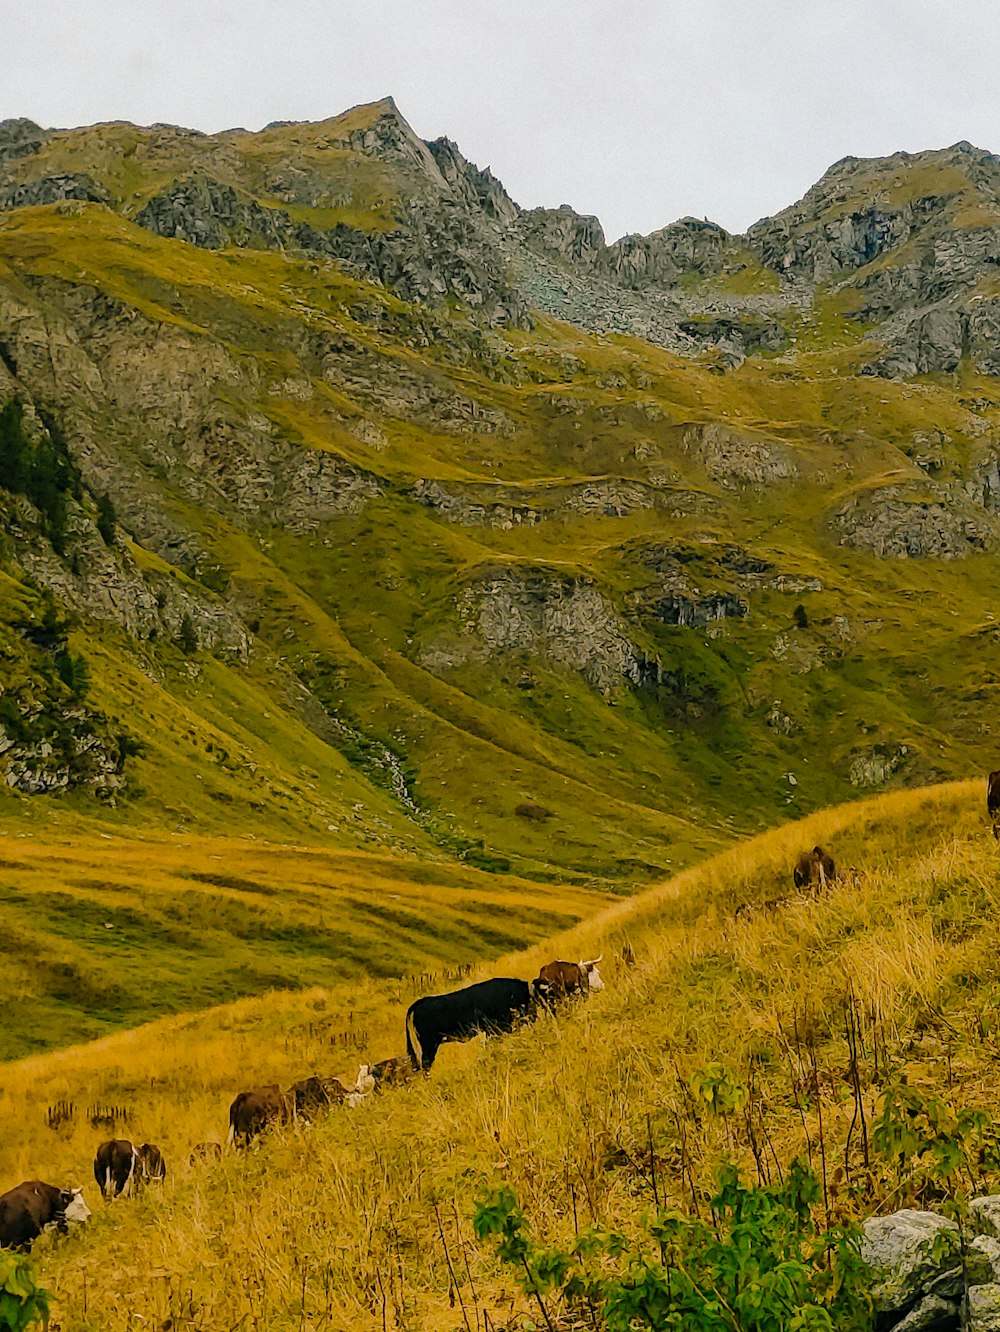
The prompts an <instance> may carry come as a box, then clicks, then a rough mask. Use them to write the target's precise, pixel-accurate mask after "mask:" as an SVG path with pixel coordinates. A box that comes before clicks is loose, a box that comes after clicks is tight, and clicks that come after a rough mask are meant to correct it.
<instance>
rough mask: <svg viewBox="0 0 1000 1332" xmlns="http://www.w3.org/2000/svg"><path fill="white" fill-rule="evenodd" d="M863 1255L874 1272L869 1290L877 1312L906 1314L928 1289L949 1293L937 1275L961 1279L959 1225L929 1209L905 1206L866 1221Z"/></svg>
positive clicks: (941, 1293) (944, 1293) (862, 1247)
mask: <svg viewBox="0 0 1000 1332" xmlns="http://www.w3.org/2000/svg"><path fill="white" fill-rule="evenodd" d="M861 1256H862V1258H863V1259H864V1261H865V1262H866V1263H867V1264H868V1265H869V1267H871V1269H872V1271H873V1275H874V1280H873V1284H872V1288H871V1295H872V1301H873V1303H874V1306H875V1309H876V1310H877V1311H878V1313H880V1314H905V1313H908V1312H909V1311H910V1310H911V1309H914V1308H915V1307H916V1306H917V1305H918V1304H919V1302H920V1301H921V1299H922V1298H923V1297H924V1296H925V1295H928V1294H930V1293H934V1294H937V1295H939V1296H941V1297H942V1298H948V1297H950V1296H951V1295H952V1291H951V1290H950V1289H949V1290H948V1291H947V1292H944V1291H942V1290H941V1289H940V1285H941V1278H942V1277H943V1276H950V1275H951V1274H953V1273H957V1274H958V1276H959V1280H960V1278H961V1270H962V1255H961V1238H960V1235H959V1229H958V1226H957V1225H956V1224H955V1222H954V1221H949V1220H947V1218H945V1217H943V1216H935V1215H934V1214H933V1212H918V1211H915V1210H913V1209H912V1208H905V1209H904V1210H903V1211H901V1212H894V1213H893V1214H892V1215H891V1216H876V1217H872V1218H871V1219H870V1220H868V1221H866V1222H865V1224H864V1238H863V1240H862V1244H861ZM891 1325H892V1324H891V1323H890V1324H889V1326H891Z"/></svg>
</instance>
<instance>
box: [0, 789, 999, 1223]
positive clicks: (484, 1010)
mask: <svg viewBox="0 0 1000 1332" xmlns="http://www.w3.org/2000/svg"><path fill="white" fill-rule="evenodd" d="M986 808H987V812H988V814H989V817H990V819H991V820H992V823H993V835H994V837H996V838H997V839H998V840H1000V771H997V772H991V773H990V775H989V778H988V779H987V785H986ZM836 878H837V869H836V866H835V864H834V862H833V859H832V857H831V856H830V855H829V853H828V852H827V851H825V850H824V849H823V847H821V846H815V847H813V849H812V850H811V851H803V852H802V854H801V855H800V856H799V858H798V860H797V861H796V862H795V866H794V868H793V870H792V881H793V882H794V884H795V887H796V888H798V889H805V890H807V891H815V890H817V889H818V890H820V891H822V890H824V889H825V888H826V887H827V885H829V884H831V883H833V882H834V880H835V879H836ZM600 961H601V958H600V957H597V958H594V959H592V960H591V961H588V962H583V961H581V962H561V961H559V962H548V963H546V965H545V966H544V967H542V969H541V971H540V972H539V973H538V975H537V976H536V977H535V979H534V980H532V981H522V980H515V979H513V978H511V977H507V976H498V977H494V978H493V979H492V980H485V981H479V982H478V983H476V984H475V985H467V986H465V987H464V988H463V989H461V990H453V991H451V992H450V993H448V994H429V995H424V996H423V997H422V998H420V999H416V1000H414V1002H413V1003H412V1004H411V1005H410V1007H409V1009H408V1010H407V1014H406V1054H405V1055H394V1056H393V1057H392V1058H391V1059H383V1060H382V1062H381V1063H378V1064H362V1065H361V1067H360V1068H359V1069H358V1075H357V1077H356V1079H355V1081H354V1084H353V1085H352V1086H350V1087H345V1086H344V1084H343V1083H342V1082H341V1081H340V1079H339V1078H327V1077H319V1076H316V1075H313V1076H312V1077H308V1078H304V1079H302V1081H300V1082H296V1083H293V1084H292V1086H291V1087H289V1088H288V1089H287V1090H282V1089H281V1088H280V1087H278V1086H276V1085H269V1086H266V1087H255V1088H253V1089H252V1090H250V1091H244V1092H240V1093H239V1095H238V1096H237V1097H236V1099H235V1100H234V1101H233V1103H232V1105H231V1106H230V1107H229V1139H228V1144H229V1146H231V1147H236V1148H240V1147H245V1146H247V1144H249V1143H250V1142H251V1141H252V1140H253V1139H254V1138H256V1137H257V1136H258V1135H259V1134H261V1133H262V1132H263V1131H264V1130H265V1129H267V1128H270V1127H271V1126H273V1125H280V1124H286V1125H287V1124H292V1123H294V1122H296V1121H302V1122H305V1123H309V1122H311V1120H312V1119H313V1117H314V1116H315V1115H316V1114H317V1113H319V1112H322V1111H324V1110H327V1109H329V1108H330V1107H332V1106H335V1105H346V1106H349V1107H350V1106H356V1105H358V1104H359V1103H360V1102H361V1101H363V1100H364V1099H365V1098H366V1097H367V1096H369V1095H371V1094H372V1093H373V1092H375V1091H376V1090H378V1089H380V1088H382V1087H386V1086H391V1085H395V1084H398V1083H401V1082H405V1081H407V1079H409V1078H411V1077H412V1076H413V1075H414V1073H416V1072H417V1071H423V1072H426V1071H427V1070H428V1069H429V1068H430V1067H431V1065H432V1064H433V1063H434V1058H435V1056H436V1055H437V1052H438V1050H439V1049H440V1047H441V1046H442V1045H443V1044H444V1043H445V1042H446V1041H466V1040H470V1039H471V1038H472V1037H473V1036H477V1035H492V1034H494V1033H499V1032H505V1031H510V1030H511V1029H512V1028H513V1027H514V1026H515V1025H516V1024H517V1023H518V1022H520V1021H523V1020H525V1019H527V1018H530V1017H532V1016H533V1015H534V1014H535V1013H537V1012H538V1011H539V1009H540V1008H549V1007H551V1005H552V1003H553V1002H554V1001H556V1000H558V999H560V998H564V997H566V996H568V995H573V994H581V993H582V994H586V993H589V992H590V991H596V990H602V989H603V988H604V982H603V980H602V979H601V973H600V972H599V971H598V969H597V964H598V963H599V962H600ZM222 1150H223V1149H222V1144H221V1143H219V1142H200V1143H197V1144H196V1146H195V1147H194V1148H193V1149H192V1151H191V1155H190V1164H191V1165H192V1166H194V1165H197V1164H198V1163H199V1162H204V1161H212V1160H219V1159H221V1157H222ZM166 1174H167V1167H166V1163H165V1162H164V1159H163V1155H162V1153H161V1152H160V1150H159V1148H158V1147H155V1146H154V1145H153V1144H152V1143H148V1142H144V1143H142V1144H141V1145H139V1146H138V1147H137V1146H136V1145H135V1144H134V1143H132V1142H129V1141H128V1140H127V1139H124V1138H116V1139H114V1140H113V1141H111V1142H104V1143H102V1144H101V1145H100V1147H98V1149H97V1155H96V1156H95V1158H94V1178H95V1180H96V1181H97V1185H98V1187H99V1188H100V1190H101V1194H102V1196H103V1197H104V1199H105V1200H106V1201H110V1200H111V1199H112V1198H116V1197H119V1196H123V1195H124V1196H128V1195H130V1194H132V1193H135V1192H136V1191H137V1190H138V1189H140V1188H141V1187H142V1186H143V1185H144V1184H148V1183H151V1182H162V1181H163V1180H164V1179H165V1178H166ZM89 1216H90V1209H89V1208H88V1207H87V1204H86V1203H85V1202H84V1200H83V1191H82V1190H81V1189H76V1188H75V1189H60V1188H57V1187H56V1186H55V1185H54V1184H44V1183H42V1181H41V1180H37V1179H34V1180H26V1181H25V1182H24V1183H23V1184H18V1185H17V1187H16V1188H13V1189H9V1190H8V1191H7V1192H6V1193H4V1194H0V1248H3V1247H5V1246H6V1247H11V1248H27V1247H28V1246H29V1245H30V1244H31V1242H32V1241H33V1240H35V1239H37V1237H38V1236H39V1235H40V1234H41V1233H42V1231H44V1230H51V1229H59V1230H65V1229H66V1228H67V1226H69V1225H74V1224H77V1223H80V1222H83V1221H86V1219H87V1218H88V1217H89Z"/></svg>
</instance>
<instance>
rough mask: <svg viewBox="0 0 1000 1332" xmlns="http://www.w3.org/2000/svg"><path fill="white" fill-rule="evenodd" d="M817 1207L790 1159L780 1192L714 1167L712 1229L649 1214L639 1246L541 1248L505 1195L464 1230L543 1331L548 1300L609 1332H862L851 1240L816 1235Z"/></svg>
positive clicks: (809, 1177)
mask: <svg viewBox="0 0 1000 1332" xmlns="http://www.w3.org/2000/svg"><path fill="white" fill-rule="evenodd" d="M819 1201H820V1186H819V1183H818V1181H817V1179H816V1176H815V1175H814V1174H813V1173H812V1171H811V1170H810V1169H809V1168H808V1166H807V1165H806V1164H805V1163H804V1162H803V1161H799V1160H797V1161H793V1162H792V1165H791V1166H790V1168H789V1170H788V1172H787V1175H786V1177H785V1179H784V1181H783V1182H782V1183H781V1184H778V1185H772V1186H768V1187H762V1188H745V1187H744V1186H743V1185H742V1184H741V1183H740V1181H739V1176H738V1175H737V1172H736V1170H735V1169H734V1168H733V1167H732V1166H724V1167H723V1168H722V1169H721V1170H720V1172H719V1175H718V1192H717V1193H716V1195H715V1197H714V1198H712V1200H711V1220H710V1221H705V1220H702V1219H701V1218H700V1217H689V1216H684V1215H682V1214H680V1213H678V1212H670V1211H666V1210H664V1209H662V1208H656V1209H655V1210H654V1212H653V1213H652V1214H651V1215H650V1216H649V1217H647V1218H646V1219H645V1221H644V1223H643V1226H642V1232H641V1234H640V1235H639V1237H638V1238H634V1237H632V1236H629V1235H625V1234H623V1233H621V1232H618V1231H609V1230H600V1229H596V1228H595V1229H590V1230H587V1231H584V1232H582V1233H581V1234H580V1235H578V1236H577V1237H576V1239H575V1240H574V1241H573V1243H572V1245H571V1246H570V1248H569V1249H568V1250H563V1249H558V1248H550V1249H545V1248H541V1247H540V1246H538V1245H537V1244H536V1243H535V1241H534V1240H533V1239H532V1237H531V1235H530V1234H529V1232H528V1223H527V1220H526V1218H525V1216H524V1213H523V1212H522V1211H521V1209H520V1208H519V1206H518V1203H517V1198H516V1197H515V1195H514V1194H513V1193H512V1192H511V1191H510V1190H509V1189H500V1190H497V1191H495V1192H493V1193H491V1194H490V1195H488V1196H487V1197H486V1198H484V1199H483V1200H482V1201H481V1202H480V1203H479V1206H478V1207H477V1209H476V1213H475V1217H474V1221H473V1225H474V1228H475V1232H476V1235H477V1237H478V1238H479V1239H480V1240H485V1239H491V1240H493V1242H494V1246H495V1250H496V1254H497V1256H498V1257H499V1259H500V1260H501V1262H504V1263H507V1264H509V1265H510V1266H511V1267H513V1268H515V1269H516V1270H517V1272H518V1275H519V1278H520V1283H521V1286H522V1288H523V1289H524V1291H525V1293H526V1294H527V1295H529V1296H530V1297H531V1298H532V1299H534V1300H535V1301H536V1302H537V1304H538V1306H539V1309H540V1310H541V1312H542V1315H543V1321H544V1322H545V1323H546V1324H547V1325H548V1326H549V1327H553V1326H555V1322H554V1321H553V1320H552V1316H551V1313H550V1311H549V1309H548V1307H547V1306H546V1298H548V1300H549V1303H553V1302H555V1301H558V1302H559V1303H561V1304H562V1305H563V1306H564V1308H565V1309H566V1310H567V1312H568V1313H569V1314H570V1315H571V1316H575V1317H578V1318H580V1319H584V1320H585V1322H582V1323H581V1326H583V1325H586V1326H594V1327H603V1328H606V1329H607V1330H608V1332H639V1329H642V1328H647V1329H650V1330H652V1329H665V1328H670V1329H674V1330H675V1332H733V1329H736V1328H738V1329H741V1332H833V1330H834V1329H837V1330H838V1332H853V1330H856V1332H862V1330H863V1329H867V1328H868V1327H870V1325H871V1307H870V1302H869V1299H868V1296H867V1294H866V1282H867V1278H868V1275H869V1274H868V1268H867V1266H866V1265H865V1264H864V1263H863V1261H862V1259H861V1257H860V1231H859V1230H858V1228H857V1227H855V1226H853V1225H850V1224H839V1223H838V1224H833V1225H828V1227H827V1228H826V1229H822V1228H821V1227H820V1226H819V1225H818V1224H817V1223H816V1221H815V1220H814V1218H813V1208H815V1207H817V1206H818V1204H819ZM560 1325H561V1324H560ZM574 1325H575V1324H574Z"/></svg>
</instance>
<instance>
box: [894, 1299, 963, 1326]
mask: <svg viewBox="0 0 1000 1332" xmlns="http://www.w3.org/2000/svg"><path fill="white" fill-rule="evenodd" d="M961 1307H962V1306H961V1302H960V1301H959V1300H946V1299H944V1298H943V1297H942V1296H941V1295H937V1294H931V1295H925V1296H924V1297H923V1299H921V1300H920V1302H919V1303H918V1304H916V1305H915V1306H914V1307H913V1308H912V1309H911V1310H910V1312H909V1313H908V1314H906V1315H905V1316H904V1317H903V1318H902V1319H901V1320H900V1321H899V1322H898V1323H893V1325H892V1332H958V1329H959V1323H960V1317H961Z"/></svg>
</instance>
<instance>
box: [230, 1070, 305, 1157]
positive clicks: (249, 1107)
mask: <svg viewBox="0 0 1000 1332" xmlns="http://www.w3.org/2000/svg"><path fill="white" fill-rule="evenodd" d="M294 1118H295V1101H294V1098H293V1097H291V1096H289V1094H288V1092H283V1091H282V1090H281V1088H280V1087H278V1086H276V1085H275V1084H273V1083H272V1084H270V1085H269V1086H267V1087H255V1088H254V1090H253V1091H245V1092H240V1094H239V1095H238V1096H237V1097H236V1099H235V1100H234V1101H233V1103H232V1105H231V1106H230V1107H229V1145H230V1147H233V1146H236V1147H246V1146H247V1145H248V1144H249V1142H250V1140H251V1139H252V1138H256V1137H257V1135H258V1134H259V1133H263V1131H264V1129H266V1128H268V1127H270V1125H272V1124H290V1123H291V1122H292V1120H293V1119H294Z"/></svg>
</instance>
